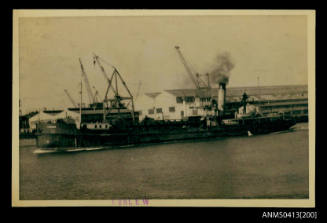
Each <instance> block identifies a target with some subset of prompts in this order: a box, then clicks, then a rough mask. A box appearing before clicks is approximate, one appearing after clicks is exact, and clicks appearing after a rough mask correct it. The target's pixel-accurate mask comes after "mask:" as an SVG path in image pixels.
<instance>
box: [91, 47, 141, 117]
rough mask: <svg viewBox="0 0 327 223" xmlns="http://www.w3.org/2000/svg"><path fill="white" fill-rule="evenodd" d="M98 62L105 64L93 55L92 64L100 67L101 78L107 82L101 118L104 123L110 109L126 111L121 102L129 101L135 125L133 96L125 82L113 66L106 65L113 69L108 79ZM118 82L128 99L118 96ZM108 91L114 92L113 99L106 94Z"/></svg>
mask: <svg viewBox="0 0 327 223" xmlns="http://www.w3.org/2000/svg"><path fill="white" fill-rule="evenodd" d="M100 60H101V61H103V62H105V63H107V62H106V61H104V60H103V59H102V58H100V57H99V56H97V55H95V54H94V63H97V64H98V66H99V67H100V69H101V71H102V74H103V76H104V77H105V79H106V80H107V81H108V87H107V89H106V93H105V96H104V99H103V112H104V113H103V117H104V121H105V118H106V115H107V114H108V113H110V111H111V110H112V109H117V110H118V113H120V110H121V109H126V106H125V105H124V104H123V103H122V101H129V103H131V104H132V111H131V115H132V119H133V123H135V114H134V112H135V111H134V100H133V95H132V94H131V92H130V90H129V89H128V87H127V85H126V82H125V81H124V79H123V78H122V76H121V75H120V73H119V71H118V69H117V68H116V67H115V66H113V65H111V64H109V63H107V64H109V65H110V66H111V67H112V68H113V72H112V74H111V77H110V78H108V75H107V73H106V71H105V69H104V67H103V66H102V64H101V62H100ZM113 80H114V82H115V83H114V84H113V83H112V82H113ZM118 80H119V81H120V82H121V83H122V85H123V86H124V88H125V90H126V91H127V93H128V95H129V97H122V96H120V95H119V92H118ZM110 89H112V91H113V92H114V97H113V98H109V97H108V94H109V91H110ZM129 103H128V104H129ZM105 105H106V106H105ZM106 109H108V110H107V111H106Z"/></svg>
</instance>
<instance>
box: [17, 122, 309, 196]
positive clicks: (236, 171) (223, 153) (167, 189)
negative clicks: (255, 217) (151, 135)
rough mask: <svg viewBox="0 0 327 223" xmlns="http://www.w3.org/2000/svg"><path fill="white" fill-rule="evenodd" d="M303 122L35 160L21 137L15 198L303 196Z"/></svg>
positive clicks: (30, 144)
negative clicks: (271, 130)
mask: <svg viewBox="0 0 327 223" xmlns="http://www.w3.org/2000/svg"><path fill="white" fill-rule="evenodd" d="M308 141H309V140H308V124H307V123H300V124H297V125H296V126H295V127H294V130H292V131H288V132H280V133H272V134H267V135H258V136H255V135H253V136H249V137H230V138H220V139H212V140H209V141H208V140H207V141H187V142H179V143H166V144H159V145H142V146H137V147H130V148H120V149H108V150H99V151H86V152H85V151H84V152H74V153H53V154H42V155H40V154H39V155H37V154H34V153H33V152H34V151H35V150H36V149H37V148H36V147H35V143H34V140H33V139H22V140H20V152H19V156H20V158H19V169H20V176H19V177H20V194H19V196H20V199H21V200H66V199H67V200H76V199H77V200H88V199H92V200H93V199H96V200H100V199H106V200H107V199H210V198H215V199H230V198H278V199H284V198H286V199H288V198H290V199H293V198H297V199H299V198H300V199H302V198H308V196H309V167H308V166H309V143H308Z"/></svg>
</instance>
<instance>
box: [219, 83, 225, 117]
mask: <svg viewBox="0 0 327 223" xmlns="http://www.w3.org/2000/svg"><path fill="white" fill-rule="evenodd" d="M225 98H226V83H219V88H218V111H219V115H221V114H223V111H224V106H225Z"/></svg>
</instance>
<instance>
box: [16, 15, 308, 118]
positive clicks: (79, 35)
mask: <svg viewBox="0 0 327 223" xmlns="http://www.w3.org/2000/svg"><path fill="white" fill-rule="evenodd" d="M176 45H178V46H180V49H181V51H182V53H183V55H184V57H185V59H186V60H187V63H188V64H189V66H190V67H191V70H192V72H194V73H200V74H205V73H207V72H210V70H212V69H213V68H214V66H215V59H216V58H217V55H219V54H221V53H224V52H227V53H228V54H229V55H230V57H231V59H232V61H233V63H234V65H235V66H234V68H233V69H232V70H231V72H230V79H229V83H228V86H227V88H228V87H241V86H257V85H258V84H259V85H260V86H270V85H305V84H307V82H308V74H307V73H308V71H307V69H308V68H307V18H306V16H301V15H292V16H283V15H256V16H253V15H243V16H235V15H230V16H226V15H217V16H119V17H117V16H107V17H34V18H19V84H20V87H19V89H20V99H21V101H22V109H23V112H28V111H31V110H37V109H41V108H44V107H46V108H48V109H62V108H65V107H69V106H71V103H70V101H69V99H68V97H67V96H66V95H65V92H64V89H67V90H68V91H69V92H70V94H71V96H72V97H73V98H74V100H75V101H76V102H79V97H80V96H79V88H80V81H81V69H80V65H79V61H78V59H79V58H81V60H82V62H83V65H84V67H85V71H86V73H87V75H88V78H89V81H90V83H91V86H92V88H93V86H94V87H95V88H96V89H97V90H98V92H99V97H100V99H103V97H104V92H105V89H106V87H107V82H106V79H105V78H104V76H103V74H102V73H101V70H100V69H99V67H98V66H94V65H93V58H92V57H93V53H95V54H96V55H98V56H100V57H101V58H102V59H103V60H105V61H107V62H108V63H110V64H113V65H114V66H115V67H116V68H117V69H118V71H119V72H120V74H121V75H122V77H123V78H124V80H125V81H126V83H127V85H128V87H129V88H130V90H131V92H132V94H133V95H134V96H136V95H140V94H143V93H144V92H157V91H162V90H166V89H178V88H193V85H192V82H191V81H190V78H189V76H188V74H187V72H186V70H185V68H184V66H183V64H182V63H181V60H180V58H179V56H178V54H177V52H176V50H175V48H174V46H176ZM103 65H104V68H105V70H106V72H107V73H108V75H110V74H111V72H112V68H111V67H110V66H108V65H106V64H103ZM258 78H259V79H258ZM258 80H259V81H258ZM122 88H123V86H120V87H119V89H120V90H121V92H122V94H123V95H126V93H124V92H123V90H122ZM83 94H84V97H83V102H87V100H88V99H87V96H86V90H85V88H84V90H83Z"/></svg>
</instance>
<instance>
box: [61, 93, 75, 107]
mask: <svg viewBox="0 0 327 223" xmlns="http://www.w3.org/2000/svg"><path fill="white" fill-rule="evenodd" d="M64 91H65V93H66V95H67V97H68V98H69V100H70V102H71V103H72V104H73V106H74V107H75V108H77V105H76V103H75V101H74V99H73V98H72V97H71V96H70V94H69V93H68V90H67V89H65V90H64Z"/></svg>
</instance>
